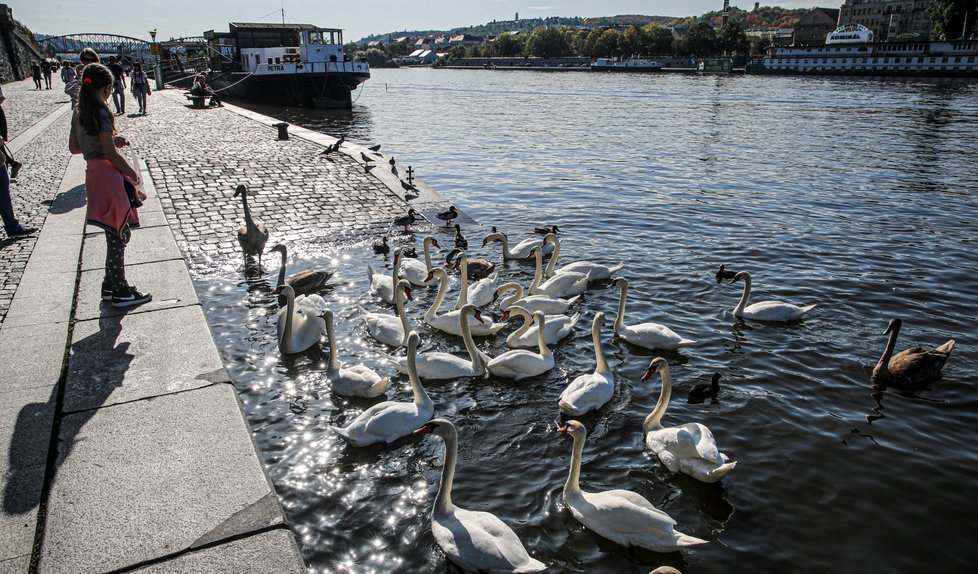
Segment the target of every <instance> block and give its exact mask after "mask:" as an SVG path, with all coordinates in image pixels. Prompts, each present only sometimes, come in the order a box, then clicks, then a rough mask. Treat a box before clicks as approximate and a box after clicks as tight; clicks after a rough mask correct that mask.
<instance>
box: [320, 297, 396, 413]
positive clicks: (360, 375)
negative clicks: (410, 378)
mask: <svg viewBox="0 0 978 574" xmlns="http://www.w3.org/2000/svg"><path fill="white" fill-rule="evenodd" d="M320 316H321V317H322V318H323V319H324V320H325V321H326V336H327V337H328V338H329V366H327V368H326V378H327V379H328V380H329V382H330V384H331V385H332V387H333V392H334V393H336V394H338V395H348V396H353V397H366V398H373V397H379V396H380V395H382V394H384V393H385V392H387V385H389V384H390V382H391V380H390V377H383V378H381V376H380V375H378V374H377V373H375V372H374V371H373V369H371V368H370V367H367V366H364V365H353V366H352V367H346V368H344V367H342V366H341V365H340V360H339V357H338V355H339V352H338V351H337V349H336V335H335V333H334V332H333V312H332V311H330V310H329V309H326V310H325V311H323V313H322V314H321V315H320Z"/></svg>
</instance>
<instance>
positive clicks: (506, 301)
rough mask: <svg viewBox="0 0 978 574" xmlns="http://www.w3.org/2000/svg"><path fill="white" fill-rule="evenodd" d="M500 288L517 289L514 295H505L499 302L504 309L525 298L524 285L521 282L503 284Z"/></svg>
mask: <svg viewBox="0 0 978 574" xmlns="http://www.w3.org/2000/svg"><path fill="white" fill-rule="evenodd" d="M500 289H505V290H507V291H508V290H510V289H512V290H514V291H515V293H514V294H513V295H509V296H507V297H504V298H503V300H502V301H500V302H499V308H500V309H502V310H503V311H506V310H507V309H509V308H510V307H512V306H513V305H514V304H516V302H517V301H519V300H520V299H522V298H523V287H522V286H521V285H520V284H519V283H507V284H505V285H502V286H501V287H500Z"/></svg>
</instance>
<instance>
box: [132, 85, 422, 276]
mask: <svg viewBox="0 0 978 574" xmlns="http://www.w3.org/2000/svg"><path fill="white" fill-rule="evenodd" d="M185 102H186V100H185V98H184V97H183V95H182V93H181V92H180V91H179V90H166V91H164V92H155V93H153V95H151V96H150V98H149V102H148V104H147V106H148V108H149V114H148V115H147V116H145V117H136V118H123V119H122V121H121V122H119V126H120V129H121V131H122V133H123V134H124V135H125V136H126V137H127V138H128V139H129V140H130V141H131V142H132V143H133V146H134V148H135V149H136V150H137V151H138V153H139V154H140V155H141V156H142V158H143V159H144V160H146V163H147V166H148V167H149V170H150V172H151V174H152V177H153V181H154V183H155V184H156V189H157V193H158V194H159V196H160V200H161V202H162V204H163V209H164V211H165V213H166V216H167V219H168V220H169V222H170V226H171V228H172V229H173V232H174V236H175V237H176V239H177V243H178V244H179V245H180V247H181V250H182V251H183V253H184V256H185V257H186V258H187V259H188V262H189V263H190V264H191V265H193V264H194V262H195V261H200V259H201V257H200V256H202V255H208V256H212V255H215V254H216V253H221V254H230V253H237V252H239V249H240V248H239V247H238V244H237V240H236V237H235V230H236V229H237V228H238V227H239V226H240V225H242V223H243V221H244V219H243V215H242V210H241V203H240V200H239V199H237V198H234V197H233V195H234V190H235V187H236V186H237V185H238V184H245V185H247V186H248V188H249V206H250V207H251V209H252V213H253V215H254V217H255V219H256V220H258V221H262V222H264V223H265V224H266V225H267V226H268V228H269V229H270V230H271V233H272V239H271V240H270V241H271V242H274V241H281V240H289V239H295V238H298V237H299V235H300V231H301V236H302V237H303V238H304V239H305V240H317V239H318V240H326V241H334V240H338V239H340V238H347V239H353V240H356V239H365V236H364V235H363V231H364V230H367V229H374V228H376V229H381V228H382V229H385V230H386V229H387V227H388V226H389V225H390V220H391V217H392V216H393V215H395V214H402V213H405V212H406V211H407V209H408V206H407V205H406V204H405V202H404V201H403V200H401V199H400V198H399V197H397V196H396V195H395V194H394V193H392V192H391V191H390V190H389V189H388V188H387V187H386V186H385V185H384V184H383V183H381V182H379V181H378V180H376V179H375V178H374V177H373V176H370V175H367V174H365V173H363V170H362V169H361V168H360V166H359V164H358V163H357V162H356V161H355V160H354V159H352V158H350V157H348V156H345V155H342V154H334V159H333V160H332V161H330V160H327V159H325V158H324V157H323V156H321V155H319V152H320V151H322V148H321V147H320V146H318V145H315V144H312V143H309V142H306V141H303V140H299V139H296V138H292V139H290V140H287V141H278V140H277V139H276V135H277V132H276V130H274V129H273V128H270V127H267V126H264V125H261V124H259V123H257V122H255V121H253V120H251V119H248V118H245V117H242V116H240V115H238V114H236V113H233V112H231V111H230V110H227V109H220V108H215V109H203V110H201V109H193V108H190V107H189V106H187V105H186V103H185Z"/></svg>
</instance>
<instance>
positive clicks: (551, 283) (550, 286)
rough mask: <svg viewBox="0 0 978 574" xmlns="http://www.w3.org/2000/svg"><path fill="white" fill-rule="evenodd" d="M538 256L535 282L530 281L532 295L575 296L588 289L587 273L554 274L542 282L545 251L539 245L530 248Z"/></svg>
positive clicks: (534, 275) (534, 276)
mask: <svg viewBox="0 0 978 574" xmlns="http://www.w3.org/2000/svg"><path fill="white" fill-rule="evenodd" d="M530 251H531V253H533V255H534V256H535V257H536V263H537V267H536V271H534V273H533V282H532V283H530V289H529V291H530V295H550V296H551V297H573V296H574V295H580V294H581V293H583V292H585V291H587V282H588V277H587V274H586V273H577V272H567V273H560V274H557V275H554V276H553V277H551V278H550V279H547V280H546V281H545V282H543V283H542V284H541V283H540V281H541V280H542V278H543V251H542V250H541V249H540V248H539V247H534V248H533V249H531V250H530Z"/></svg>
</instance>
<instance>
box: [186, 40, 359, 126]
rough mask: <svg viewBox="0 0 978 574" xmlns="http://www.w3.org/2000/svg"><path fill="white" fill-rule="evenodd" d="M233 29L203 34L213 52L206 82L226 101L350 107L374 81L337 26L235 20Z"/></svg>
mask: <svg viewBox="0 0 978 574" xmlns="http://www.w3.org/2000/svg"><path fill="white" fill-rule="evenodd" d="M229 29H230V31H229V32H214V31H213V30H210V31H208V32H204V38H206V39H207V42H208V47H209V51H210V53H211V54H212V57H211V71H210V74H209V75H208V77H207V83H208V84H209V85H210V86H211V87H212V88H213V89H215V90H218V91H220V92H221V93H222V95H225V96H227V97H231V98H241V99H247V100H255V101H260V102H263V103H271V104H277V105H313V103H314V102H316V103H318V104H320V105H322V104H323V103H327V104H328V105H330V107H347V108H348V107H350V106H352V101H353V98H352V92H353V90H354V89H356V87H357V86H359V85H360V84H361V83H362V82H364V81H365V80H367V79H368V78H369V77H370V66H369V65H368V64H367V63H366V62H354V61H353V60H352V58H351V57H350V56H349V55H348V54H347V53H346V52H345V51H344V49H343V31H342V30H340V29H338V28H320V27H318V26H313V25H311V24H284V23H283V24H269V23H250V22H232V23H231V24H230V25H229Z"/></svg>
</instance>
